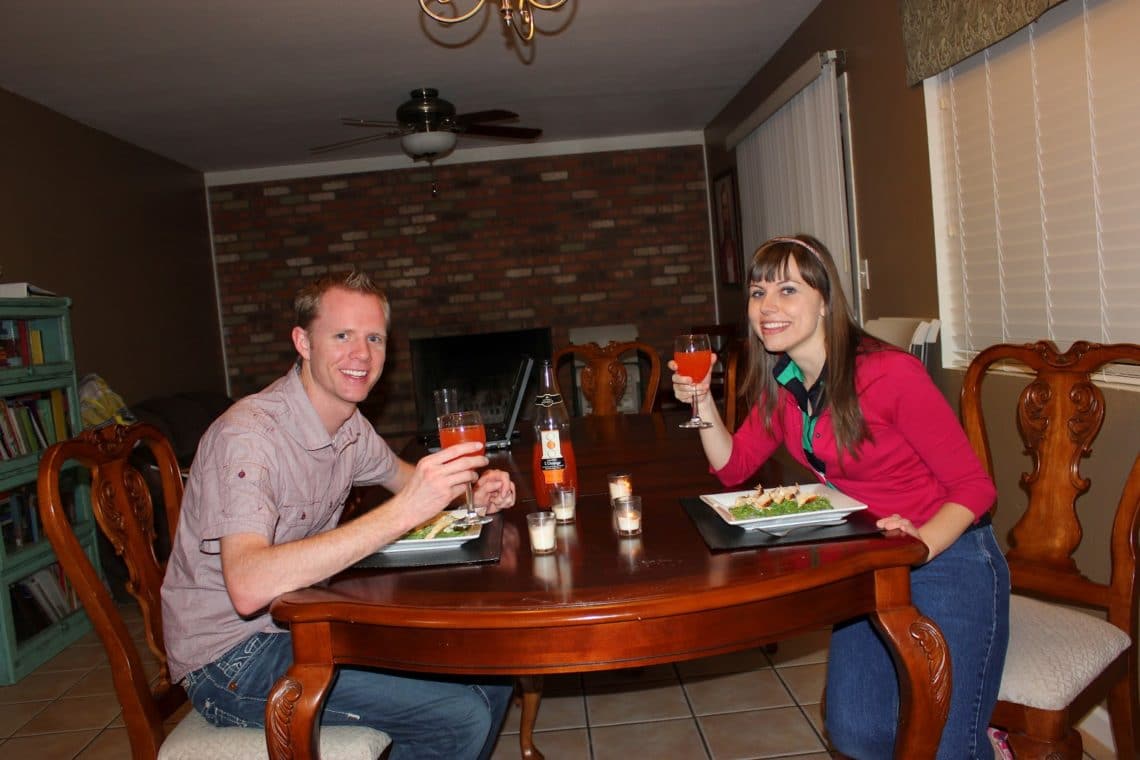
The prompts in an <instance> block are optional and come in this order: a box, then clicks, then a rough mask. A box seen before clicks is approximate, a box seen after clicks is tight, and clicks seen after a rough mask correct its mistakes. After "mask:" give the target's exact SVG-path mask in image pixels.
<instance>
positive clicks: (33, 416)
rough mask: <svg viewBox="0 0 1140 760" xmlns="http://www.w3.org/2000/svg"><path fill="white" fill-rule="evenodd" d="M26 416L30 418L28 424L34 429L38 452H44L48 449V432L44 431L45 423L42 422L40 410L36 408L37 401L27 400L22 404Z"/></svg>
mask: <svg viewBox="0 0 1140 760" xmlns="http://www.w3.org/2000/svg"><path fill="white" fill-rule="evenodd" d="M20 406H21V407H22V409H23V413H24V415H25V416H26V417H27V418H28V424H29V425H30V426H31V428H32V434H33V435H34V436H35V441H36V446H37V449H36V450H37V451H43V450H44V449H46V448H47V447H48V440H47V430H45V429H44V426H43V422H42V421H41V420H40V413H39V408H38V407H37V406H36V399H34V398H27V399H23V400H22V401H21V402H20Z"/></svg>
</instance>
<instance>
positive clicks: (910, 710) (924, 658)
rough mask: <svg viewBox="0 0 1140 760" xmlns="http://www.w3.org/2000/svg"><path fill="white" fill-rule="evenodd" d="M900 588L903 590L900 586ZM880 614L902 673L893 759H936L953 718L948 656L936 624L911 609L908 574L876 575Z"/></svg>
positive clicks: (877, 617)
mask: <svg viewBox="0 0 1140 760" xmlns="http://www.w3.org/2000/svg"><path fill="white" fill-rule="evenodd" d="M900 582H901V583H902V584H903V585H899V584H900ZM876 594H877V596H878V597H879V600H878V601H879V612H878V613H876V614H875V615H874V616H872V620H874V621H875V624H876V627H877V628H878V629H879V631H880V632H881V633H882V634H883V636H884V637H886V639H887V641H888V642H889V643H890V645H891V647H890V649H891V657H893V658H894V661H895V667H896V668H897V669H898V672H899V727H898V736H897V737H896V739H895V757H896V758H907V760H910V759H911V758H914V759H915V760H918V758H934V756H935V755H936V754H937V753H938V742H939V740H941V738H942V729H943V727H944V726H945V725H946V716H947V714H949V712H950V686H951V673H950V652H949V651H948V650H947V649H946V640H945V639H943V638H942V632H941V631H940V630H938V626H937V625H935V624H934V621H932V620H930V619H928V618H926V617H923V616H922V615H920V614H918V610H917V609H915V608H914V607H912V606H910V577H909V571H907V570H906V569H903V568H896V569H894V570H891V571H887V572H883V573H877V574H876Z"/></svg>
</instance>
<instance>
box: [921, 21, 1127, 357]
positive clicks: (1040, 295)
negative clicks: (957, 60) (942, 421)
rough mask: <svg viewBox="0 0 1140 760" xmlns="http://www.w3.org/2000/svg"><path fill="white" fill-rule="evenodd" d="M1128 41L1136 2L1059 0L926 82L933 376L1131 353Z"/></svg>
mask: <svg viewBox="0 0 1140 760" xmlns="http://www.w3.org/2000/svg"><path fill="white" fill-rule="evenodd" d="M1136 29H1140V0H1100V1H1096V0H1085V1H1084V2H1081V0H1071V1H1070V2H1066V3H1062V4H1061V5H1059V6H1057V7H1056V8H1054V9H1052V10H1050V11H1049V12H1048V13H1046V14H1045V15H1044V16H1042V17H1041V18H1040V19H1039V20H1038V21H1036V22H1034V23H1033V24H1031V25H1030V26H1029V27H1026V28H1025V29H1023V30H1022V31H1020V32H1018V33H1017V34H1015V35H1012V36H1011V37H1008V38H1006V39H1005V40H1003V41H1002V42H1000V43H998V44H996V45H994V46H992V47H990V48H987V49H986V50H984V51H982V52H981V53H978V54H977V55H975V56H973V57H972V58H969V59H967V60H966V61H964V62H962V63H961V64H958V65H957V66H954V67H953V68H951V69H949V70H947V71H946V72H944V73H942V74H940V75H938V76H937V77H932V78H930V79H927V80H926V83H925V93H926V104H927V126H928V130H929V138H930V161H931V176H932V182H933V186H932V195H933V200H934V218H935V240H936V250H937V256H938V273H939V298H940V306H939V308H940V311H941V315H940V316H941V319H942V325H943V352H944V354H943V363H944V365H945V366H958V367H963V366H965V365H966V363H968V361H969V359H970V358H971V357H972V356H973V355H974V354H976V353H977V352H978V351H980V350H981V349H983V348H985V347H987V346H989V345H992V344H994V343H1024V342H1030V341H1036V340H1040V339H1043V338H1045V339H1051V340H1053V341H1055V342H1056V343H1057V344H1058V345H1059V346H1060V347H1061V348H1062V349H1065V348H1067V347H1068V345H1069V344H1070V343H1071V342H1073V341H1076V340H1088V341H1093V342H1102V343H1120V342H1126V343H1140V96H1138V95H1137V90H1136V85H1135V80H1136V78H1137V77H1138V76H1140V46H1138V45H1137V44H1136V40H1135V34H1134V32H1135V30H1136ZM1115 371H1116V372H1117V373H1118V374H1121V375H1128V376H1132V377H1140V369H1138V368H1136V367H1120V368H1117V369H1116V370H1115Z"/></svg>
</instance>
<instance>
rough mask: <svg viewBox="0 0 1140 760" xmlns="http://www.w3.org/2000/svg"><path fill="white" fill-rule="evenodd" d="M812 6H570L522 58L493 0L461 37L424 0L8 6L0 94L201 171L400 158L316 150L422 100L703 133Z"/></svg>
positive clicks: (597, 132) (539, 16)
mask: <svg viewBox="0 0 1140 760" xmlns="http://www.w3.org/2000/svg"><path fill="white" fill-rule="evenodd" d="M454 1H455V2H456V4H457V5H458V6H460V7H464V6H469V4H470V0H454ZM818 3H819V0H568V2H567V3H566V5H565V6H563V7H562V8H560V9H559V10H557V11H537V12H536V26H537V27H538V28H539V33H538V34H536V35H535V39H534V40H533V41H532V42H531V43H529V45H522V44H521V43H518V42H517V40H514V39H513V38H514V35H513V33H508V32H506V30H504V28H503V24H502V21H501V20H500V18H499V14H498V9H497V4H496V3H495V2H494V0H491V1H490V4H491V5H493V6H495V7H491V8H485V9H484V10H483V11H481V12H480V13H479V14H478V15H477V16H476V18H473V19H471V20H468V21H466V22H463V23H460V24H456V25H453V26H444V25H442V24H439V23H437V22H434V21H431V20H430V19H428V18H427V17H426V16H424V14H423V13H422V12H421V11H420V9H419V5H418V4H417V2H416V0H204V1H203V2H196V3H190V2H183V1H178V0H100V2H86V1H84V0H70V1H68V0H36V1H35V2H27V1H26V0H0V17H3V19H4V23H3V24H2V25H0V88H3V89H6V90H8V91H10V92H14V93H16V94H18V95H21V96H23V97H25V98H28V99H30V100H33V101H35V102H37V103H40V104H41V105H44V106H47V107H48V108H51V109H53V110H55V111H58V112H59V113H62V114H64V115H66V116H69V117H71V118H73V119H75V120H77V121H79V122H82V123H84V124H87V125H89V126H91V127H95V128H96V129H100V130H102V131H104V132H107V133H109V134H111V135H114V136H115V137H118V138H120V139H123V140H125V141H127V142H130V143H133V144H135V145H138V146H140V147H143V148H146V149H148V150H150V151H153V152H155V153H158V154H160V155H163V156H166V157H168V158H171V159H174V160H176V161H179V162H181V163H183V164H185V165H187V166H190V167H193V168H195V169H198V170H201V171H203V172H206V173H210V172H222V171H234V170H243V169H255V168H260V167H275V166H283V165H291V164H299V163H306V162H310V161H318V160H322V161H327V160H329V159H330V158H335V159H354V158H362V157H372V156H386V155H399V154H401V151H400V147H399V141H398V140H395V139H392V140H379V141H374V142H371V143H369V144H366V145H363V146H360V147H357V148H351V149H347V150H344V151H338V152H336V153H333V154H326V155H323V156H313V155H311V154H310V153H309V151H308V148H310V147H312V146H315V145H322V144H326V143H331V142H336V141H339V140H344V139H348V138H352V137H359V136H362V135H364V134H367V133H366V132H364V131H362V130H360V129H358V128H353V127H346V126H342V125H341V124H340V118H341V117H346V116H347V117H359V118H365V119H380V120H392V119H393V118H394V116H395V110H396V107H397V106H398V105H399V104H400V103H401V102H403V101H405V100H407V99H408V93H409V91H410V90H411V89H413V88H416V87H435V88H437V89H438V90H439V91H440V95H441V96H442V97H444V98H446V99H447V100H449V101H451V102H452V103H454V104H455V106H456V108H457V110H458V111H459V113H466V112H471V111H481V110H484V109H492V108H505V109H508V110H512V111H515V112H517V113H518V114H519V115H520V118H519V120H518V121H517V122H515V123H516V124H517V125H519V126H527V127H537V128H540V129H542V130H543V136H542V137H541V138H540V139H539V141H540V142H542V143H548V142H557V141H568V140H573V141H582V140H592V139H597V138H616V137H621V136H628V135H646V134H658V133H683V132H693V131H698V132H699V131H700V130H702V129H703V128H704V127H705V125H707V124H708V123H709V122H710V121H711V120H712V119H713V117H714V116H716V114H717V113H718V112H719V111H720V110H721V109H722V108H723V107H724V106H725V105H726V104H727V103H728V101H729V100H730V99H731V98H732V97H733V95H735V94H736V93H737V92H738V91H739V90H740V88H741V87H742V86H743V85H744V84H745V83H746V82H747V81H748V80H749V79H750V78H751V77H752V75H753V74H755V73H756V71H758V70H759V69H760V68H761V66H762V65H763V64H764V63H765V62H766V61H767V60H768V58H769V57H771V55H772V54H773V53H774V52H775V51H776V50H777V49H778V48H779V46H780V45H781V44H782V43H783V41H784V40H785V39H787V37H788V36H789V35H790V34H791V32H792V31H794V30H795V28H796V27H797V26H799V24H800V22H801V21H802V20H803V19H804V18H805V17H806V16H807V15H808V13H810V12H811V10H812V9H814V8H815V6H816V5H817V4H818ZM502 144H504V142H503V141H498V140H489V139H485V138H475V137H471V136H463V135H461V136H460V138H459V144H458V147H457V150H462V149H465V148H474V147H487V146H491V145H502ZM406 160H407V161H408V162H409V164H410V161H411V159H406Z"/></svg>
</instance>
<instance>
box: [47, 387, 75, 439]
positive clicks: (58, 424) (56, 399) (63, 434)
mask: <svg viewBox="0 0 1140 760" xmlns="http://www.w3.org/2000/svg"><path fill="white" fill-rule="evenodd" d="M48 395H49V396H50V397H51V416H52V422H53V423H54V424H55V439H56V440H57V441H66V440H67V439H68V438H69V437H70V436H69V435H68V431H67V428H68V424H67V397H66V396H64V390H63V388H52V389H51V391H50V392H49V394H48Z"/></svg>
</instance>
